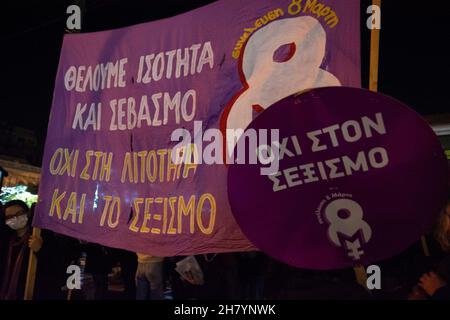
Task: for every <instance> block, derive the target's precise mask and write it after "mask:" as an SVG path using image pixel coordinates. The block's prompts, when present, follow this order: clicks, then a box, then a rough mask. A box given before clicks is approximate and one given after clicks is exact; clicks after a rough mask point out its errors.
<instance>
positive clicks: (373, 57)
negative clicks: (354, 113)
mask: <svg viewBox="0 0 450 320" xmlns="http://www.w3.org/2000/svg"><path fill="white" fill-rule="evenodd" d="M372 5H374V6H378V7H379V8H381V0H372ZM379 61H380V29H375V28H372V30H371V33H370V76H369V89H370V90H371V91H375V92H376V91H378V65H379Z"/></svg>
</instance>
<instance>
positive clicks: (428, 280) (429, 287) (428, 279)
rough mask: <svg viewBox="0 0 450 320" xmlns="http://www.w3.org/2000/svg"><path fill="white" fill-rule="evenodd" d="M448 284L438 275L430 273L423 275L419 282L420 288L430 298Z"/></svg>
mask: <svg viewBox="0 0 450 320" xmlns="http://www.w3.org/2000/svg"><path fill="white" fill-rule="evenodd" d="M446 285H447V283H446V282H445V281H444V280H442V279H441V278H440V277H439V276H438V275H437V274H436V273H434V272H429V273H425V274H424V275H422V277H421V278H420V281H419V286H421V287H422V289H423V290H425V292H426V293H427V294H429V295H430V296H432V295H433V294H434V293H435V292H436V291H437V290H438V289H440V288H442V287H445V286H446Z"/></svg>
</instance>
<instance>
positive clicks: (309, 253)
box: [228, 87, 449, 269]
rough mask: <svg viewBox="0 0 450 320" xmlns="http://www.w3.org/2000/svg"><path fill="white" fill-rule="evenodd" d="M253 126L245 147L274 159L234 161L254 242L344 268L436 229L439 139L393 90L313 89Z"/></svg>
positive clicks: (444, 170)
mask: <svg viewBox="0 0 450 320" xmlns="http://www.w3.org/2000/svg"><path fill="white" fill-rule="evenodd" d="M262 129H268V131H264V130H262ZM273 129H278V130H279V131H278V134H279V137H278V139H276V138H274V139H271V137H272V138H273V137H276V133H277V132H276V131H271V130H273ZM251 131H253V133H257V136H258V137H259V138H258V139H259V141H258V144H257V145H256V146H255V145H253V149H252V147H251V146H250V148H249V149H248V148H247V152H249V154H252V153H257V151H258V150H259V155H260V159H261V160H264V159H265V160H267V159H268V158H270V157H272V159H273V162H272V163H268V162H267V161H266V162H263V163H264V164H261V163H260V162H259V161H258V163H257V164H232V165H230V167H229V172H228V195H229V200H230V203H231V207H232V210H233V214H234V216H235V218H236V221H237V222H238V224H239V226H240V227H241V229H242V230H243V232H244V233H245V235H246V236H247V237H248V238H249V240H251V241H252V242H253V243H254V245H255V246H257V247H258V248H260V249H261V250H263V251H264V252H266V253H267V254H269V255H270V256H272V257H274V258H276V259H278V260H281V261H283V262H285V263H288V264H290V265H293V266H296V267H301V268H311V269H339V268H345V267H352V266H355V265H366V264H370V263H374V262H377V261H380V260H383V259H386V258H389V257H391V256H393V255H396V254H398V253H400V252H401V251H403V250H404V249H406V248H407V247H408V246H410V245H412V244H413V243H414V242H416V241H418V240H419V239H420V237H421V235H423V234H424V233H426V232H427V231H429V230H430V227H431V225H432V224H433V222H434V221H435V218H436V216H437V214H438V213H439V210H440V209H441V207H442V206H443V205H444V203H445V199H446V192H447V186H448V176H449V174H448V167H447V161H446V158H445V155H444V152H443V150H442V147H441V145H440V143H439V140H438V139H437V137H436V135H435V134H434V132H433V131H432V129H431V128H430V126H429V125H428V124H427V123H426V122H425V121H424V120H423V119H422V118H421V117H420V116H419V115H418V114H417V113H415V112H414V111H413V110H411V109H410V108H408V107H407V106H406V105H404V104H403V103H401V102H399V101H397V100H395V99H393V98H390V97H388V96H385V95H381V94H377V93H374V92H370V91H367V90H363V89H356V88H343V87H333V88H321V89H315V90H311V91H308V92H306V93H304V94H301V95H298V96H296V97H288V98H286V99H284V100H282V101H280V102H277V103H276V104H274V105H272V106H271V107H270V108H268V109H267V110H266V111H264V112H263V113H262V114H261V115H260V116H258V117H257V118H256V119H255V120H254V121H253V122H252V123H251V124H250V126H249V127H248V128H247V129H246V131H245V133H246V134H247V133H249V132H251ZM265 133H267V135H266V137H267V142H265V144H266V145H264V140H262V138H261V137H262V136H264V134H265ZM270 133H272V134H273V136H271V135H270ZM250 140H251V139H246V141H250ZM241 141H244V140H243V139H242V138H241ZM249 144H251V143H249ZM247 147H248V146H247ZM263 147H264V148H263ZM256 148H258V149H256ZM235 152H237V149H235ZM241 159H242V157H241ZM276 160H278V161H276ZM269 167H271V171H270V173H271V174H270V175H263V174H261V173H262V172H261V168H266V169H267V168H269ZM266 173H267V172H266Z"/></svg>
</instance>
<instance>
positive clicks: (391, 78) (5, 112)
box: [0, 0, 450, 154]
mask: <svg viewBox="0 0 450 320" xmlns="http://www.w3.org/2000/svg"><path fill="white" fill-rule="evenodd" d="M243 1H245V0H243ZM341 1H348V0H341ZM211 2H214V1H207V0H165V1H156V0H147V1H132V0H127V1H123V0H122V1H119V0H86V11H85V15H84V21H83V26H82V28H83V32H91V31H100V30H107V29H112V28H118V27H124V26H129V25H133V24H136V23H142V22H147V21H152V20H157V19H161V18H165V17H170V16H174V15H176V14H180V13H183V12H186V11H189V10H192V9H195V8H197V7H200V6H203V5H206V4H208V3H211ZM73 3H74V1H66V0H59V1H48V0H46V1H42V0H40V1H37V0H31V1H18V0H14V1H2V2H1V13H2V14H1V26H2V27H1V28H0V37H1V39H2V41H1V47H0V48H1V49H0V52H1V53H0V55H1V60H0V61H1V73H0V74H1V78H2V82H1V91H0V105H1V120H0V121H2V122H6V123H7V124H9V125H12V126H21V127H25V128H29V129H31V130H33V131H34V132H35V133H36V136H37V138H38V142H39V145H40V150H37V152H39V153H40V152H42V147H43V144H44V141H45V135H46V130H47V122H48V117H49V113H50V107H51V102H52V95H53V86H54V80H55V75H56V70H57V67H58V60H59V53H60V50H61V44H62V37H63V34H64V33H65V23H66V18H67V15H66V8H67V6H69V5H70V4H73ZM370 3H371V1H369V0H361V4H362V9H361V12H362V19H361V25H362V27H363V28H362V58H363V59H362V61H363V66H362V77H363V78H362V79H363V85H364V87H367V83H368V81H367V78H368V67H369V55H368V54H369V36H370V34H369V30H367V28H366V27H365V23H366V19H367V15H366V14H365V9H366V8H367V6H368V5H369V4H370ZM445 3H448V1H442V0H439V1H434V2H431V1H406V0H382V30H381V48H380V55H381V57H380V59H381V60H380V86H379V89H380V91H381V92H383V93H386V94H389V95H391V96H394V97H395V98H397V99H400V100H402V101H404V102H406V103H408V104H409V105H410V106H411V107H413V108H414V109H415V110H417V111H418V112H419V113H421V114H424V115H428V114H434V113H444V112H450V102H449V99H448V98H447V93H448V92H450V88H449V84H450V61H449V57H450V53H449V51H448V47H449V45H448V44H447V43H448V42H449V40H450V32H449V29H450V27H449V23H450V11H449V10H448V9H447V8H444V5H445ZM447 6H448V5H447ZM2 153H5V150H0V154H2Z"/></svg>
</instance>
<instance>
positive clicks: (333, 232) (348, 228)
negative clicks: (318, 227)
mask: <svg viewBox="0 0 450 320" xmlns="http://www.w3.org/2000/svg"><path fill="white" fill-rule="evenodd" d="M340 214H341V215H343V216H342V217H341V216H340ZM363 214H364V212H363V209H362V207H361V206H360V205H359V204H358V203H357V202H356V201H354V200H351V199H337V200H333V201H331V202H330V203H329V204H328V205H327V207H326V208H325V218H326V219H327V221H328V223H329V227H328V236H329V238H330V240H331V241H332V242H333V243H334V244H335V245H337V246H341V245H342V244H341V241H340V239H339V234H342V235H344V236H345V237H347V238H350V237H353V236H355V235H356V233H357V232H358V231H361V234H362V237H363V239H362V240H363V243H367V242H368V241H369V240H370V238H371V237H372V229H371V228H370V226H369V224H368V223H367V222H366V221H364V220H363ZM344 215H345V216H344ZM359 240H360V239H356V240H355V241H354V242H350V241H348V240H345V243H344V244H345V247H346V249H348V250H349V251H350V252H349V255H350V256H352V257H355V256H359V255H360V254H362V253H363V252H362V251H361V250H360V247H361V243H360V242H359Z"/></svg>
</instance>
